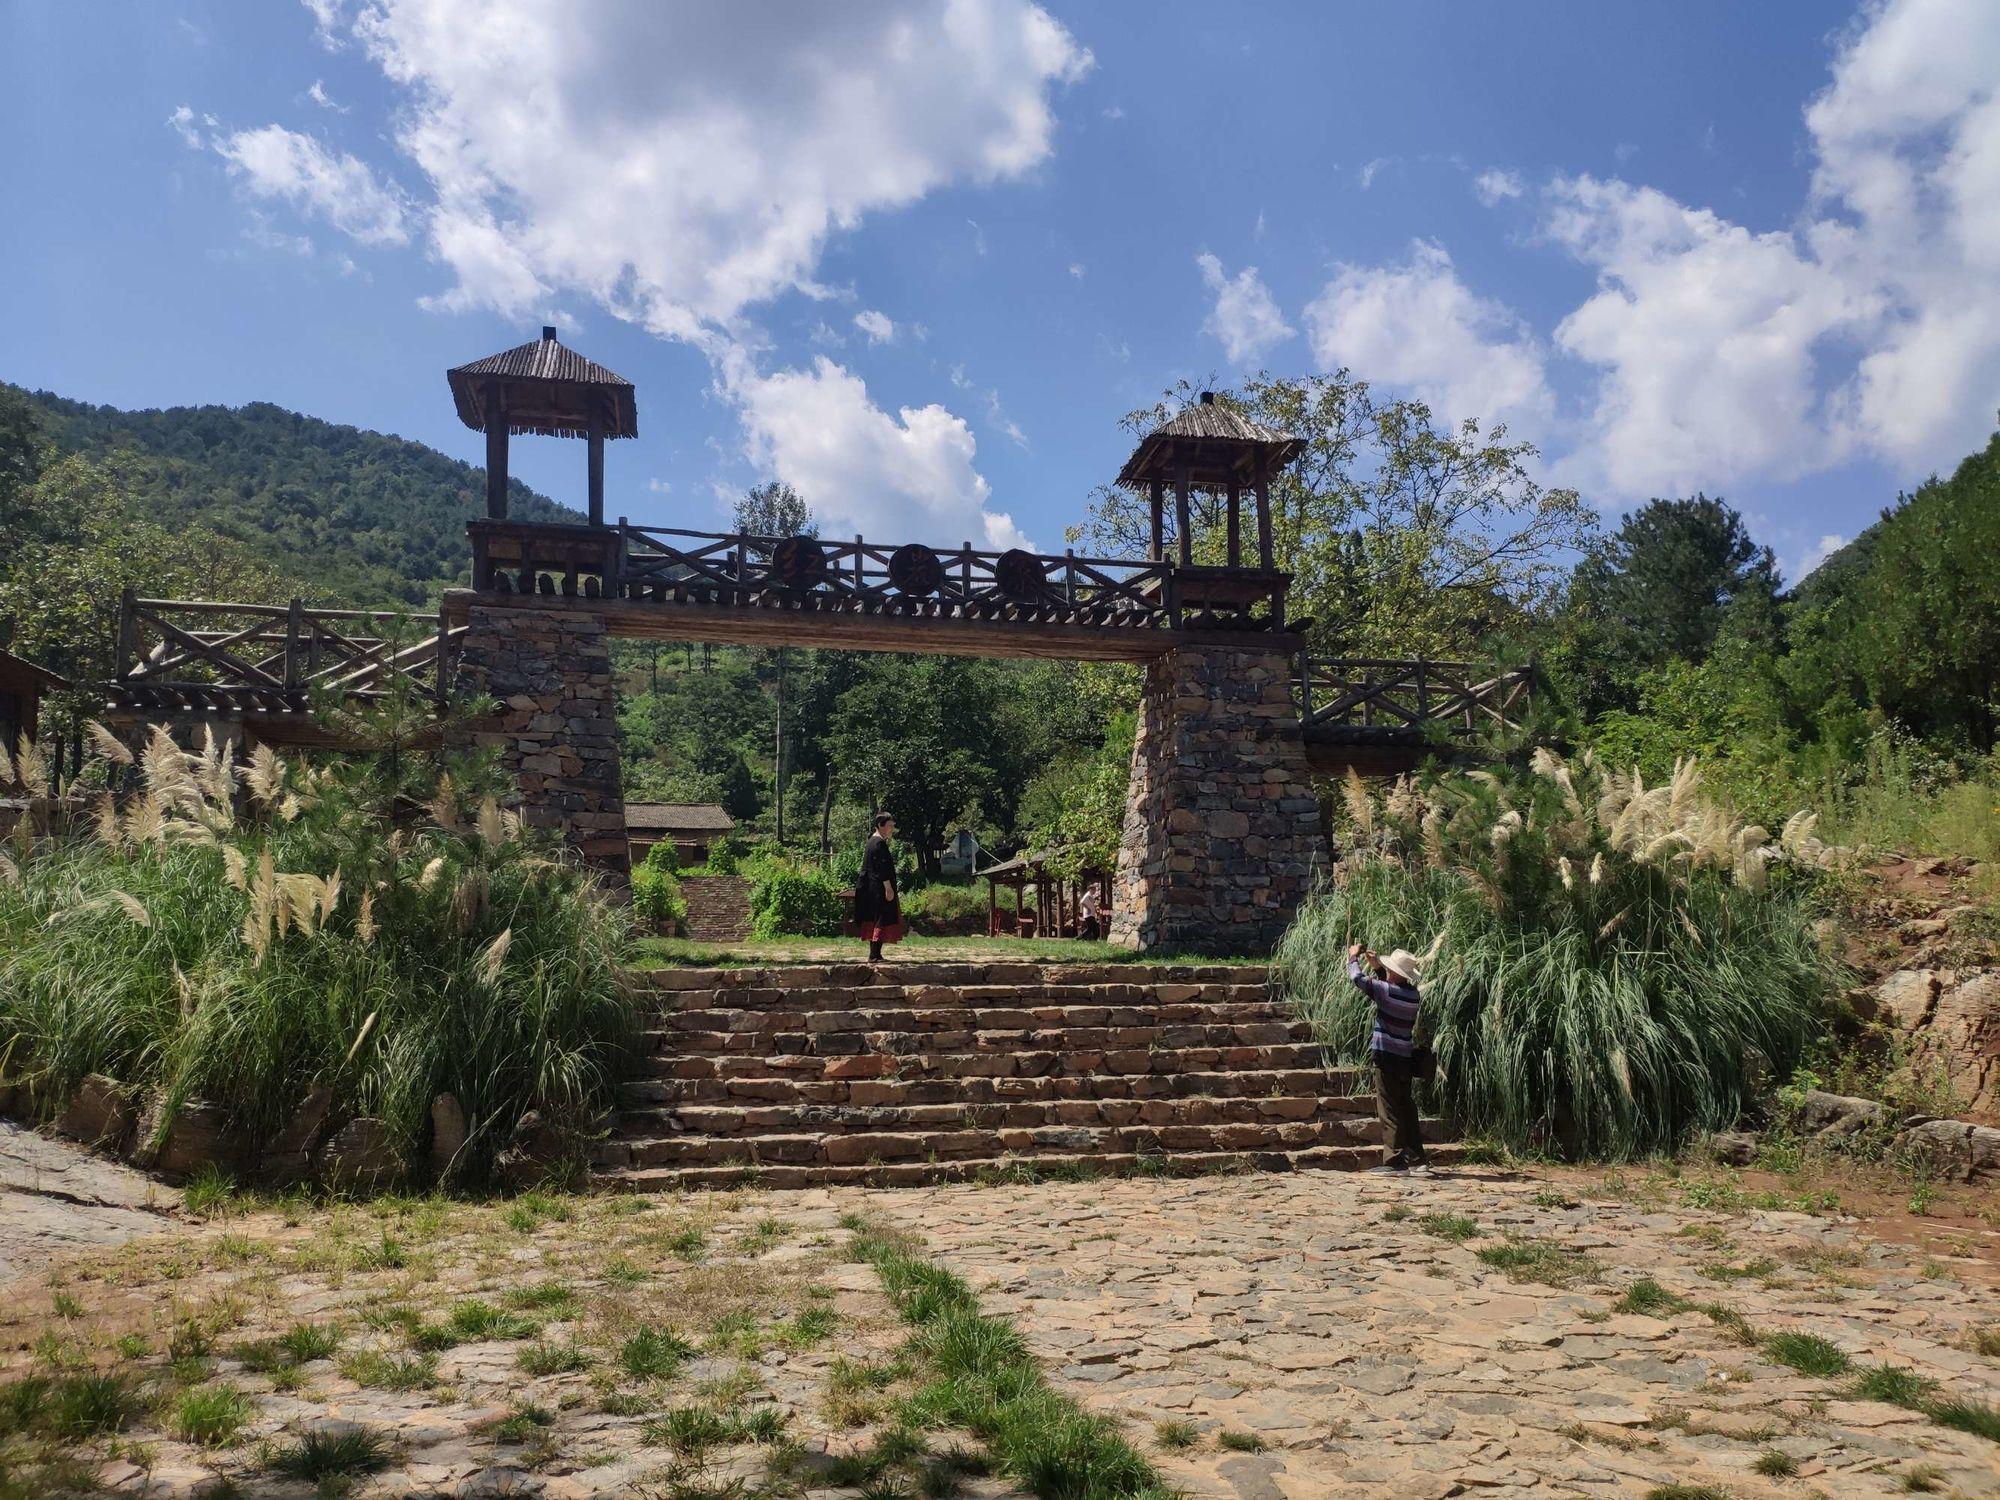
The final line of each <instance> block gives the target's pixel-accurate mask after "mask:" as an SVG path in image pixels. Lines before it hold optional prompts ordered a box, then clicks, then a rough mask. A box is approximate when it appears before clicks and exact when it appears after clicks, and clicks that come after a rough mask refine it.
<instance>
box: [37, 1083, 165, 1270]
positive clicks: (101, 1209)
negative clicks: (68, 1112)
mask: <svg viewBox="0 0 2000 1500" xmlns="http://www.w3.org/2000/svg"><path fill="white" fill-rule="evenodd" d="M179 1201H180V1194H178V1193H176V1192H175V1191H174V1190H173V1189H171V1188H167V1187H162V1186H161V1185H160V1184H159V1183H157V1182H154V1181H153V1180H152V1179H151V1178H149V1177H147V1176H146V1175H145V1174H144V1173H141V1172H135V1171H133V1170H132V1169H131V1168H130V1167H127V1166H124V1165H122V1164H121V1163H118V1162H115V1161H107V1160H105V1159H104V1158H102V1157H97V1156H92V1155H90V1154H89V1153H88V1152H85V1151H79V1150H78V1149H77V1148H76V1147H74V1146H72V1145H70V1144H68V1143H67V1142H64V1141H55V1140H50V1139H48V1138H47V1137H45V1136H40V1135H37V1134H36V1133H35V1132H34V1131H32V1130H24V1129H22V1128H21V1126H19V1125H17V1124H15V1123H14V1122H13V1121H11V1120H0V1285H4V1284H5V1283H6V1282H9V1281H11V1280H13V1279H14V1278H15V1277H17V1276H25V1275H27V1274H29V1273H30V1272H33V1271H36V1270H38V1269H40V1268H41V1267H42V1266H45V1265H46V1264H48V1262H49V1261H51V1260H53V1259H55V1258H57V1257H58V1256H62V1255H65V1254H69V1253H72V1252H75V1251H78V1250H84V1249H88V1248H90V1247H92V1246H98V1245H116V1244H121V1243H123V1242H124V1241H126V1240H129V1239H133V1238H136V1237H139V1236H143V1235H151V1234H164V1233H167V1232H168V1231H170V1230H171V1229H172V1228H173V1227H174V1221H173V1220H172V1219H170V1218H169V1217H167V1215H168V1212H169V1211H170V1210H171V1209H172V1207H173V1206H174V1205H175V1204H176V1203H178V1202H179Z"/></svg>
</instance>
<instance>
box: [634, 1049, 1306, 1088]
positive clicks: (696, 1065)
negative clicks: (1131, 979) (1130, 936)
mask: <svg viewBox="0 0 2000 1500" xmlns="http://www.w3.org/2000/svg"><path fill="white" fill-rule="evenodd" d="M1320 1065H1321V1049H1320V1046H1319V1044H1318V1043H1316V1042H1284V1043H1274V1044H1241V1045H1228V1046H1221V1045H1215V1046H1206V1045H1204V1046H1184V1047H1150V1048H1149V1047H1130V1048H1081V1049H1080V1048H1074V1047H1060V1048H1057V1047H1046V1048H1036V1049H1032V1050H1015V1049H1014V1048H1012V1047H996V1048H995V1049H994V1050H991V1051H974V1052H934V1051H918V1050H916V1049H915V1048H912V1050H911V1051H909V1052H907V1053H901V1054H898V1053H893V1052H887V1051H870V1052H854V1053H844V1054H842V1053H832V1054H829V1053H824V1052H801V1053H763V1054H749V1053H734V1052H706V1053H694V1052H683V1053H680V1054H678V1055H675V1056H663V1057H646V1058H642V1059H640V1064H639V1073H640V1076H641V1077H647V1078H760V1077H775V1076H792V1077H803V1078H847V1079H854V1078H921V1077H932V1078H937V1077H943V1078H1034V1077H1038V1076H1041V1075H1043V1074H1048V1073H1060V1074H1067V1075H1070V1076H1072V1077H1078V1076H1098V1075H1104V1074H1110V1075H1115V1076H1124V1075H1128V1074H1135V1073H1219V1072H1230V1071H1233V1070H1236V1069H1239V1068H1242V1069H1251V1070H1264V1069H1270V1068H1312V1067H1318V1066H1320Z"/></svg>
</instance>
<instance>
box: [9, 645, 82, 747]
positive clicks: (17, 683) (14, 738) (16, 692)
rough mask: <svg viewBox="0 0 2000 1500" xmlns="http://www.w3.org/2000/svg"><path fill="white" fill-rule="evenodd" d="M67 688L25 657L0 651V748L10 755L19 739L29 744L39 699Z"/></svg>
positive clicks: (39, 704) (32, 738)
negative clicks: (3, 747) (4, 748)
mask: <svg viewBox="0 0 2000 1500" xmlns="http://www.w3.org/2000/svg"><path fill="white" fill-rule="evenodd" d="M68 686H69V684H68V683H67V682H66V681H64V680H63V679H62V678H60V677H58V676H57V675H56V674H55V673H53V672H51V671H49V670H48V669H47V668H46V667H38V666H36V665H35V664H34V663H33V662H31V661H29V660H28V659H27V658H26V657H25V656H16V655H15V654H14V653H13V652H11V651H7V650H4V649H0V745H5V746H6V747H7V751H8V753H9V754H12V753H13V752H14V750H15V749H16V747H18V746H19V745H20V743H21V741H22V740H23V739H26V740H28V741H30V742H32V741H33V740H34V738H35V732H36V727H37V725H38V723H39V721H40V719H41V712H42V698H43V696H44V695H45V694H47V693H50V692H53V691H54V690H55V689H57V688H65V687H68Z"/></svg>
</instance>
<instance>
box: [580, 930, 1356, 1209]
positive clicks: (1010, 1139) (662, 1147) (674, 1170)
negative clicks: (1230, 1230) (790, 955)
mask: <svg viewBox="0 0 2000 1500" xmlns="http://www.w3.org/2000/svg"><path fill="white" fill-rule="evenodd" d="M645 979H646V981H647V982H648V983H650V984H651V985H652V986H653V988H654V989H655V991H656V993H657V996H658V1000H657V1012H656V1015H655V1018H654V1020H653V1022H652V1026H651V1029H650V1031H649V1034H648V1038H647V1042H648V1045H647V1054H648V1055H647V1058H646V1061H645V1065H644V1067H643V1069H642V1071H641V1077H640V1078H639V1079H638V1080H637V1081H636V1082H635V1083H634V1084H632V1085H631V1086H630V1088H629V1090H628V1098H627V1108H626V1109H625V1111H624V1112H623V1113H622V1115H621V1116H620V1118H619V1119H618V1120H617V1121H616V1123H615V1126H614V1129H613V1130H612V1133H611V1136H610V1138H609V1139H608V1140H607V1141H606V1142H605V1143H604V1144H603V1146H602V1148H601V1150H600V1152H599V1156H598V1167H599V1171H600V1173H601V1175H602V1176H603V1178H604V1180H605V1181H606V1182H607V1183H609V1184H612V1185H622V1186H627V1187H634V1188H675V1187H695V1186H729V1185H733V1184H736V1183H739V1182H746V1181H755V1182H757V1183H760V1184H762V1185H764V1186H768V1187H801V1186H807V1185H814V1184H822V1183H836V1182H866V1183H874V1184H879V1185H903V1184H914V1183H921V1182H935V1181H941V1180H948V1179H955V1178H963V1177H977V1176H980V1175H982V1174H987V1173H996V1172H1003V1171H1005V1172H1014V1173H1043V1174H1047V1173H1061V1172H1065V1171H1073V1170H1077V1169H1088V1170H1092V1171H1110V1172H1119V1171H1132V1170H1141V1171H1145V1170H1153V1171H1170V1172H1177V1173H1187V1172H1200V1171H1210V1170H1220V1169H1232V1168H1245V1167H1261V1168H1269V1169H1278V1170H1290V1169H1293V1168H1298V1167H1315V1166H1320V1167H1358V1166H1368V1165H1373V1164H1374V1163H1375V1161H1377V1160H1378V1159H1379V1152H1378V1151H1377V1150H1376V1149H1375V1148H1376V1146H1377V1144H1378V1143H1379V1141H1380V1127H1379V1124H1378V1122H1377V1121H1376V1119H1375V1115H1374V1101H1373V1099H1372V1098H1371V1097H1370V1096H1368V1095H1366V1094H1363V1093H1360V1092H1359V1091H1358V1089H1357V1083H1356V1078H1355V1076H1354V1075H1353V1074H1352V1073H1350V1072H1346V1071H1341V1070H1333V1069H1329V1068H1327V1067H1326V1065H1325V1063H1324V1060H1323V1058H1322V1055H1321V1050H1320V1048H1319V1046H1318V1045H1317V1044H1316V1043H1315V1042H1314V1041H1313V1040H1312V1038H1311V1035H1310V1032H1309V1031H1308V1029H1307V1028H1306V1026H1305V1025H1304V1024H1303V1023H1302V1022H1300V1021H1298V1020H1296V1019H1295V1018H1294V1017H1293V1016H1292V1015H1291V1014H1290V1013H1289V1012H1288V1011H1287V1010H1286V1009H1285V1008H1284V1007H1283V1005H1282V1004H1281V1003H1279V1002H1276V1001H1273V1000H1272V999H1271V998H1270V997H1269V995H1268V994H1267V992H1266V976H1265V973H1264V971H1263V970H1262V969H1258V968H1250V967H1224V966H1193V967H1187V966H1183V967H1174V968H1167V967H1142V966H1138V965H1126V964H1114V965H1060V964H1046V965H1044V964H932V963H898V964H888V965H883V966H880V967H875V966H870V965H865V964H852V965H837V964H836V965H809V966H798V967H783V968H778V967H774V968H769V969H748V968H746V969H673V970H664V971H660V972H658V973H655V974H652V975H648V976H645Z"/></svg>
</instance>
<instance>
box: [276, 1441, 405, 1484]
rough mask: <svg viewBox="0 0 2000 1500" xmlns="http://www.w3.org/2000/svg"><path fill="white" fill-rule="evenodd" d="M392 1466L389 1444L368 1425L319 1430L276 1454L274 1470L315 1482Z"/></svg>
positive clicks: (289, 1477)
mask: <svg viewBox="0 0 2000 1500" xmlns="http://www.w3.org/2000/svg"><path fill="white" fill-rule="evenodd" d="M388 1467H389V1445H388V1444H387V1443H386V1442H384V1441H383V1439H382V1438H381V1437H380V1436H379V1435H378V1434H376V1433H373V1432H370V1431H368V1430H367V1429H366V1428H342V1429H340V1430H338V1431H328V1430H323V1429H315V1430H314V1431H311V1432H308V1433H306V1434H305V1435H304V1436H303V1437H301V1438H300V1439H299V1440H298V1441H297V1442H296V1443H293V1444H292V1445H290V1446H289V1447H286V1448H281V1449H279V1450H278V1452H277V1453H275V1454H274V1455H272V1458H271V1461H270V1469H271V1472H272V1473H274V1474H278V1475H281V1476H282V1477H284V1478H286V1479H303V1480H306V1481H307V1482H308V1483H312V1484H324V1483H326V1482H327V1481H329V1480H341V1479H351V1478H353V1477H355V1476H356V1475H360V1474H377V1473H380V1472H381V1471H382V1470H383V1469H386V1468H388Z"/></svg>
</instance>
